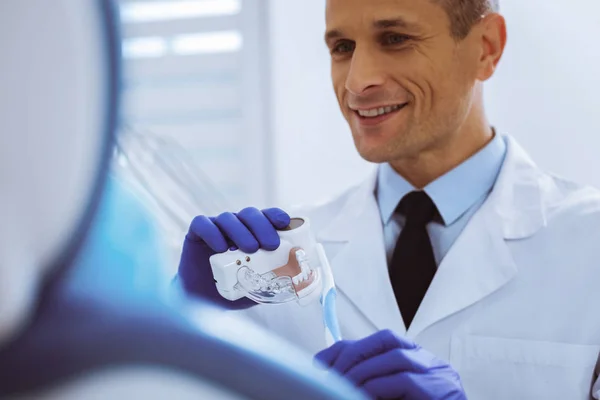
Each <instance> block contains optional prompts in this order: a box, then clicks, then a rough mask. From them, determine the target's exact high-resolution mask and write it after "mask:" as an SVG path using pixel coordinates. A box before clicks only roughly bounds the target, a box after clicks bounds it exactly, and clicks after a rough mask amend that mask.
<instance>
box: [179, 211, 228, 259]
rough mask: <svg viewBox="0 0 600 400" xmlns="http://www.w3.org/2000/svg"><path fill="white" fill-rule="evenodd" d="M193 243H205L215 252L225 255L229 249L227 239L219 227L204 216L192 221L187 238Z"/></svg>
mask: <svg viewBox="0 0 600 400" xmlns="http://www.w3.org/2000/svg"><path fill="white" fill-rule="evenodd" d="M186 238H187V239H189V240H192V241H198V242H204V243H206V244H207V245H208V247H210V248H211V250H213V251H214V252H217V253H224V252H226V251H227V249H228V248H229V245H228V243H227V239H226V238H225V237H224V236H223V233H222V232H221V230H220V229H219V227H218V226H217V225H216V224H215V223H214V222H213V221H211V220H210V219H209V218H208V217H206V216H204V215H199V216H197V217H196V218H194V219H193V220H192V223H191V224H190V229H189V231H188V234H187V236H186Z"/></svg>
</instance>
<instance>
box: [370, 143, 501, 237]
mask: <svg viewBox="0 0 600 400" xmlns="http://www.w3.org/2000/svg"><path fill="white" fill-rule="evenodd" d="M505 154H506V143H505V142H504V139H503V138H502V137H500V136H499V135H497V134H494V137H493V138H492V140H491V141H490V142H489V143H488V144H487V145H486V146H485V147H484V148H482V149H481V150H480V151H478V152H477V153H475V154H474V155H473V156H471V157H470V158H469V159H467V160H466V161H464V162H463V163H462V164H460V165H459V166H457V167H456V168H454V169H453V170H451V171H449V172H447V173H446V174H444V175H442V176H441V177H439V178H438V179H436V180H435V181H433V182H431V183H430V184H429V185H427V186H426V187H425V188H424V189H423V190H424V191H425V193H427V194H428V195H429V197H431V199H432V200H433V202H434V203H435V205H436V207H437V209H438V211H439V213H440V215H441V217H442V219H443V222H444V225H446V226H448V225H451V224H453V223H454V222H455V221H456V220H457V219H458V218H459V217H460V216H461V215H463V214H464V213H465V212H466V211H467V210H469V208H471V206H473V204H475V203H476V202H477V200H479V199H480V198H481V197H482V196H484V195H485V194H487V193H488V192H489V191H490V190H491V189H492V187H493V186H494V183H495V182H496V178H497V176H498V173H499V172H500V168H501V167H502V163H503V162H504V156H505ZM413 190H416V189H415V188H414V187H413V185H411V184H410V183H409V182H408V181H407V180H406V179H404V178H403V177H402V176H400V175H399V174H398V173H397V172H396V171H395V170H394V169H393V168H392V167H391V166H390V165H389V164H387V163H386V164H382V165H380V166H379V170H378V175H377V202H378V204H379V211H380V213H381V220H382V221H383V223H384V224H387V223H388V222H389V220H390V219H391V218H392V216H393V214H394V211H395V210H396V207H397V206H398V203H399V202H400V200H401V199H402V198H403V197H404V196H405V195H406V194H408V193H409V192H411V191H413Z"/></svg>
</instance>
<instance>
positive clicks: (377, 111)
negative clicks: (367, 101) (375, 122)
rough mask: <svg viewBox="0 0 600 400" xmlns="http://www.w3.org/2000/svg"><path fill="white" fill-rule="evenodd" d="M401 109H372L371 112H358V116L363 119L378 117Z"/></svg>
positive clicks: (397, 107)
mask: <svg viewBox="0 0 600 400" xmlns="http://www.w3.org/2000/svg"><path fill="white" fill-rule="evenodd" d="M399 109H400V105H395V106H388V107H379V108H372V109H370V110H358V115H360V116H361V117H371V118H372V117H378V116H380V115H383V114H387V113H391V112H392V111H397V110H399Z"/></svg>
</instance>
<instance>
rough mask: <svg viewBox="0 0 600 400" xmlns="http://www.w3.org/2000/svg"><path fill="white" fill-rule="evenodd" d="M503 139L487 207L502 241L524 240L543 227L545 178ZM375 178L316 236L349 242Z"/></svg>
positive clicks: (512, 143)
mask: <svg viewBox="0 0 600 400" xmlns="http://www.w3.org/2000/svg"><path fill="white" fill-rule="evenodd" d="M502 139H503V140H504V141H505V142H506V145H507V150H506V158H505V160H504V163H503V164H502V168H501V169H500V173H499V174H498V178H497V180H496V183H495V185H494V188H493V189H492V192H491V193H490V196H489V197H488V199H487V200H486V203H493V206H494V209H495V211H496V212H497V213H498V214H499V215H500V216H501V218H502V232H503V235H504V238H505V239H523V238H526V237H528V236H531V235H533V234H534V233H535V232H536V231H537V230H538V229H540V228H542V227H543V226H545V225H546V210H545V207H544V204H543V201H542V200H543V199H542V186H543V183H544V174H543V172H542V171H540V170H539V169H538V167H537V166H536V164H535V163H534V162H533V161H532V160H531V158H530V157H529V155H528V154H527V153H526V152H525V150H524V149H523V148H522V147H521V146H520V145H519V144H518V143H517V141H516V140H515V139H514V138H512V137H511V136H508V135H505V136H503V137H502ZM377 174H378V173H377V170H375V171H373V172H372V173H371V174H370V175H369V176H368V178H367V179H366V180H365V181H364V182H363V183H362V184H361V185H360V186H358V187H357V189H356V190H355V191H354V193H353V194H352V195H351V196H350V197H349V198H348V200H347V201H346V202H345V204H344V205H343V206H342V207H341V209H340V212H339V213H338V214H337V215H336V216H335V217H334V218H333V220H332V222H331V223H330V224H329V225H327V226H326V227H325V228H324V229H323V230H321V231H320V232H318V236H319V237H320V238H322V239H323V240H327V241H337V242H347V241H348V240H349V239H350V236H351V235H352V232H353V229H352V228H353V227H354V226H356V224H357V220H356V219H357V218H359V217H360V216H361V214H362V213H363V212H364V210H365V208H366V207H368V206H371V202H373V201H376V199H375V190H376V186H377V177H378V175H377Z"/></svg>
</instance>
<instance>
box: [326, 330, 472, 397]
mask: <svg viewBox="0 0 600 400" xmlns="http://www.w3.org/2000/svg"><path fill="white" fill-rule="evenodd" d="M315 358H316V360H318V361H320V362H321V363H323V364H324V365H325V366H327V367H329V368H331V369H333V370H335V371H336V372H337V373H339V374H341V375H343V376H345V377H346V378H347V379H349V380H350V381H351V382H353V383H354V384H355V385H356V386H357V387H358V388H360V389H362V390H364V391H365V392H366V393H368V394H369V395H370V396H372V397H373V398H376V399H407V400H409V399H415V400H417V399H418V400H433V399H436V400H438V399H444V400H466V398H467V397H466V395H465V393H464V391H463V389H462V385H461V382H460V377H459V376H458V373H457V372H456V371H454V370H453V369H452V367H450V365H448V364H446V363H445V362H444V361H441V360H439V359H438V358H436V357H435V356H433V355H432V354H431V353H429V352H427V351H425V350H424V349H422V348H421V347H420V346H418V345H417V344H415V343H413V342H411V341H409V340H408V339H404V338H400V337H398V336H396V335H395V334H394V333H393V332H391V331H389V330H384V331H380V332H377V333H375V334H373V335H371V336H369V337H367V338H365V339H362V340H358V341H346V340H345V341H340V342H337V343H336V344H334V345H333V346H331V347H329V348H328V349H325V350H323V351H321V352H320V353H318V354H317V355H316V356H315Z"/></svg>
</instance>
